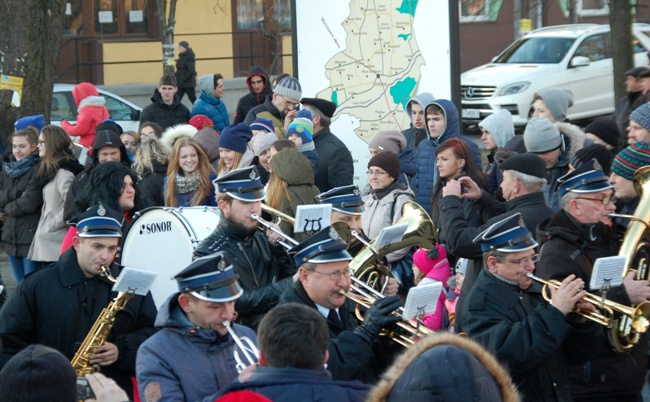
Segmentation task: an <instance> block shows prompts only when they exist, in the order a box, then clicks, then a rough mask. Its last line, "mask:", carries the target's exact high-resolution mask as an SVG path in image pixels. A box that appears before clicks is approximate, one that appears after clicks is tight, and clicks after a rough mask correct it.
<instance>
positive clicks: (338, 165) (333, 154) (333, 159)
mask: <svg viewBox="0 0 650 402" xmlns="http://www.w3.org/2000/svg"><path fill="white" fill-rule="evenodd" d="M314 145H315V146H316V152H317V153H318V172H316V178H315V184H316V187H318V189H319V190H320V192H321V193H324V192H325V191H328V190H331V189H333V188H334V187H340V186H347V185H349V184H352V181H353V179H354V177H353V176H354V164H353V162H352V154H351V153H350V150H349V149H348V148H347V147H346V146H345V144H344V143H343V141H341V140H340V139H339V138H338V137H337V136H336V135H334V134H333V133H332V132H331V131H330V129H329V127H326V128H322V129H321V130H320V131H319V132H317V133H314Z"/></svg>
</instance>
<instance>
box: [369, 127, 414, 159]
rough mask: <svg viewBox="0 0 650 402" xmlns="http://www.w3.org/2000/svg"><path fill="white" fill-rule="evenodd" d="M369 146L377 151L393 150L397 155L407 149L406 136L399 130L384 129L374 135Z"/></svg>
mask: <svg viewBox="0 0 650 402" xmlns="http://www.w3.org/2000/svg"><path fill="white" fill-rule="evenodd" d="M368 146H369V147H370V148H373V149H375V150H377V152H391V153H393V154H395V155H397V154H399V153H400V152H403V151H404V150H405V149H406V137H404V134H402V133H400V132H399V131H397V130H384V131H380V132H378V133H376V134H375V135H373V136H372V138H371V139H370V144H368Z"/></svg>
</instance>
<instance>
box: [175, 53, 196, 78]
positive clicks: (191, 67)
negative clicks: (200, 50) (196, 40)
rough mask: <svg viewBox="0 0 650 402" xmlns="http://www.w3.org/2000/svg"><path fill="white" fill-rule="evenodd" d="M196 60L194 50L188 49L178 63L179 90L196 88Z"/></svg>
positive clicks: (179, 57)
mask: <svg viewBox="0 0 650 402" xmlns="http://www.w3.org/2000/svg"><path fill="white" fill-rule="evenodd" d="M195 60H196V58H195V56H194V50H192V49H187V50H185V52H183V53H181V54H180V56H178V60H177V61H176V86H177V87H179V88H194V87H196V61H195Z"/></svg>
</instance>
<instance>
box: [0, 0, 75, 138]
mask: <svg viewBox="0 0 650 402" xmlns="http://www.w3.org/2000/svg"><path fill="white" fill-rule="evenodd" d="M64 12H65V1H63V0H54V1H52V0H22V1H10V2H7V1H3V2H2V3H0V26H2V32H3V34H2V36H1V37H0V74H3V75H10V76H16V77H23V78H24V81H23V89H22V97H21V102H20V107H12V106H11V97H12V91H9V90H0V139H1V140H2V141H3V142H5V143H6V139H7V138H8V136H9V135H10V134H11V133H12V132H13V123H14V121H16V119H18V118H19V117H22V116H29V115H34V114H44V115H45V121H49V119H50V106H51V102H52V87H53V85H54V76H55V72H56V71H55V69H56V62H57V58H58V56H59V46H60V42H61V36H62V35H63V17H64Z"/></svg>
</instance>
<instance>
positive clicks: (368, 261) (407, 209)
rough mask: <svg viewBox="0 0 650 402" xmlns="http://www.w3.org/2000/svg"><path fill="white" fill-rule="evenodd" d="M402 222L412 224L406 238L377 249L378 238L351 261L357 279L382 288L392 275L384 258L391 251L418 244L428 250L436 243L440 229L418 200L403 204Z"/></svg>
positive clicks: (353, 273)
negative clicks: (434, 224) (435, 225)
mask: <svg viewBox="0 0 650 402" xmlns="http://www.w3.org/2000/svg"><path fill="white" fill-rule="evenodd" d="M402 223H408V227H407V229H406V233H404V236H402V240H400V241H398V242H395V243H391V244H389V245H387V246H385V247H382V248H381V249H379V250H377V249H376V248H375V244H376V243H377V239H374V240H372V241H371V242H370V243H368V244H367V245H366V246H365V247H364V248H363V249H362V250H361V251H360V252H359V254H357V255H356V257H354V259H353V260H352V261H350V271H351V274H352V275H353V276H354V277H355V278H357V279H358V280H360V281H363V282H365V283H366V284H367V285H368V286H369V287H371V288H373V289H376V290H379V291H381V290H382V289H381V288H382V286H383V284H384V283H385V282H386V281H385V278H386V277H388V276H389V275H390V268H389V267H388V266H387V265H386V264H385V263H384V261H383V259H384V257H385V256H386V255H387V254H390V253H392V252H393V251H396V250H399V249H402V248H404V247H408V246H414V245H417V246H419V247H422V248H424V249H428V250H429V249H431V248H433V247H434V246H435V244H436V232H435V229H434V226H433V222H432V221H431V218H430V217H429V214H427V212H426V211H425V210H424V208H422V207H421V206H419V205H418V204H417V203H416V202H414V201H407V202H405V203H404V205H402V217H401V218H400V219H399V220H398V221H397V223H396V225H398V224H402Z"/></svg>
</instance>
